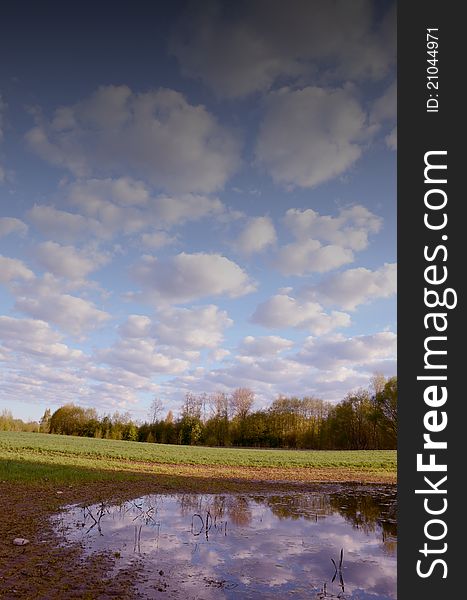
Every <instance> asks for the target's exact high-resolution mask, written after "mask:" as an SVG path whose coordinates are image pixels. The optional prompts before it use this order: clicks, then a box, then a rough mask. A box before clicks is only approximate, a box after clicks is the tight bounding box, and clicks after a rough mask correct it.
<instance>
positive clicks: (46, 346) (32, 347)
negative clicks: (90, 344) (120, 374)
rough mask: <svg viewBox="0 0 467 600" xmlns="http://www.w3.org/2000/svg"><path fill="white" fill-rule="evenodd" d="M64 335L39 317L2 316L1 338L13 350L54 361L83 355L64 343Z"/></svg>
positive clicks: (0, 323) (0, 317)
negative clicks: (18, 317) (38, 318)
mask: <svg viewBox="0 0 467 600" xmlns="http://www.w3.org/2000/svg"><path fill="white" fill-rule="evenodd" d="M62 337H63V336H62V335H60V334H59V333H58V332H56V331H54V330H53V329H51V327H50V326H49V324H48V323H46V322H45V321H41V320H37V319H17V318H13V317H7V316H0V340H1V341H2V343H3V345H4V347H5V348H8V349H9V350H12V351H13V352H20V353H24V354H29V355H32V356H34V357H39V358H41V359H42V360H43V359H50V360H52V361H70V360H76V359H80V358H81V357H82V356H83V353H82V352H81V350H76V349H72V348H69V347H68V346H67V345H65V344H64V343H62V341H61V340H62Z"/></svg>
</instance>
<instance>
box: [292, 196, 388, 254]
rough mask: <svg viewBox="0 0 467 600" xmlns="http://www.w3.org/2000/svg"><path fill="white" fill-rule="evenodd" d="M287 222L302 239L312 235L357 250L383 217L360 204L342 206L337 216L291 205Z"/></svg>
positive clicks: (361, 247) (364, 243)
mask: <svg viewBox="0 0 467 600" xmlns="http://www.w3.org/2000/svg"><path fill="white" fill-rule="evenodd" d="M284 222H285V224H286V226H287V227H288V228H289V229H290V231H292V233H293V234H294V236H295V237H296V238H297V239H299V240H306V239H308V238H313V239H316V240H320V241H322V242H329V243H331V244H338V245H340V246H343V247H344V248H350V249H351V250H356V251H357V250H364V249H365V248H366V247H367V246H368V235H369V234H370V233H372V234H374V233H378V231H379V230H380V229H381V225H382V219H381V218H380V217H378V216H377V215H375V214H374V213H372V212H371V211H369V210H368V209H367V208H366V207H365V206H362V205H361V204H356V205H354V206H350V207H348V208H342V209H340V211H339V214H338V215H337V216H336V217H332V216H331V215H320V214H319V213H317V212H316V211H314V210H313V209H311V208H308V209H306V210H299V209H297V208H290V209H289V210H288V211H287V212H286V213H285V217H284Z"/></svg>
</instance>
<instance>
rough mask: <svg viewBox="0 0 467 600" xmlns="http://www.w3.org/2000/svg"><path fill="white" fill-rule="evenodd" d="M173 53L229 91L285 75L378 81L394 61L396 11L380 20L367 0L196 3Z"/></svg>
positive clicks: (193, 72)
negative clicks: (285, 3)
mask: <svg viewBox="0 0 467 600" xmlns="http://www.w3.org/2000/svg"><path fill="white" fill-rule="evenodd" d="M380 14H381V13H380ZM213 48H216V51H215V52H213V51H212V49H213ZM171 51H172V52H173V54H175V56H176V57H177V58H178V60H179V61H180V64H181V67H182V72H183V73H184V74H185V75H188V76H191V77H195V78H200V79H202V80H203V81H205V82H206V83H207V84H208V85H209V86H210V87H211V88H212V89H213V90H214V91H215V92H216V93H217V94H219V95H222V96H228V97H238V96H245V95H247V94H250V93H252V92H258V91H265V90H267V89H269V88H270V87H271V86H272V85H273V84H274V83H275V82H276V81H277V80H278V79H279V78H284V77H286V78H288V79H297V80H298V79H299V80H300V81H309V80H311V79H317V78H320V77H323V78H325V79H327V80H329V79H331V80H335V79H343V80H348V79H364V78H370V79H378V78H380V77H383V76H384V75H385V74H386V73H387V71H388V69H389V67H390V66H391V65H392V64H394V62H395V10H394V9H393V8H391V9H389V10H388V11H386V12H385V13H384V14H383V16H382V17H381V18H377V17H376V14H375V7H374V3H372V2H371V1H369V0H359V1H358V2H352V3H351V4H350V3H349V2H346V0H337V2H327V1H326V0H315V1H309V0H294V1H293V2H291V3H290V10H288V11H287V12H284V6H283V3H282V2H280V0H257V1H256V2H247V1H246V0H244V1H240V2H237V3H236V5H235V11H232V10H230V9H229V7H228V6H226V5H223V4H222V3H220V2H209V3H203V4H201V5H200V4H199V3H193V4H192V7H191V9H190V10H189V11H188V12H187V13H185V14H184V15H183V17H182V19H181V22H180V23H178V25H177V28H176V30H175V32H174V35H173V36H172V41H171ZM323 64H326V67H327V68H326V69H325V70H324V73H323V69H322V65H323ZM318 68H320V70H318Z"/></svg>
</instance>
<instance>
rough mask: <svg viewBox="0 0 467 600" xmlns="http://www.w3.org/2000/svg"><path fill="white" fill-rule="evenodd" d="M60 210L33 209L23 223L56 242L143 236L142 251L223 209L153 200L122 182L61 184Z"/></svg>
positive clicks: (215, 204) (187, 199)
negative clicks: (174, 229) (170, 231)
mask: <svg viewBox="0 0 467 600" xmlns="http://www.w3.org/2000/svg"><path fill="white" fill-rule="evenodd" d="M60 195H61V198H60V199H59V201H60V203H61V204H65V205H66V206H67V208H68V207H69V208H70V209H72V210H74V211H78V212H70V211H69V210H62V209H57V208H55V207H54V206H48V205H35V206H34V207H33V208H32V209H31V210H30V211H29V213H28V218H29V220H30V221H31V222H32V223H33V224H34V225H35V226H36V227H37V228H38V229H39V230H40V231H41V232H42V233H44V234H46V235H48V236H49V238H52V239H54V240H59V241H68V240H75V239H83V238H84V237H88V236H96V237H99V238H102V239H106V240H109V239H112V238H113V237H114V236H116V235H117V234H123V235H132V234H136V233H142V232H145V233H143V235H142V241H143V243H144V244H145V245H146V246H149V247H153V248H159V247H162V246H164V245H167V244H169V243H172V242H173V241H174V240H175V238H174V237H170V236H169V235H168V234H167V232H166V231H162V230H164V229H165V230H167V229H170V228H172V227H174V226H179V225H182V224H184V223H186V222H189V221H198V220H200V219H203V218H209V217H215V218H222V216H223V215H225V214H226V212H227V209H226V207H225V206H224V205H223V204H222V202H221V201H220V200H219V199H218V198H215V197H209V196H204V195H200V194H188V193H187V194H178V195H171V196H168V195H154V194H153V193H152V192H151V190H150V188H149V187H148V186H146V185H145V184H144V183H142V182H141V181H136V180H134V179H131V178H128V177H120V178H116V179H110V178H108V179H88V180H79V181H75V182H73V183H71V184H68V185H66V184H62V186H61V188H60Z"/></svg>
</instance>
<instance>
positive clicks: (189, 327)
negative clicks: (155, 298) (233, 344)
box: [119, 304, 233, 351]
mask: <svg viewBox="0 0 467 600" xmlns="http://www.w3.org/2000/svg"><path fill="white" fill-rule="evenodd" d="M231 325H233V321H232V319H230V318H229V317H228V315H227V312H226V311H224V310H219V308H218V307H217V306H215V305H214V304H209V305H207V306H195V307H192V308H174V307H170V308H163V309H160V310H159V311H158V312H157V314H156V317H155V318H154V319H153V320H151V319H150V318H149V317H147V316H145V315H129V317H128V319H127V320H126V321H125V323H123V324H122V325H121V326H120V327H119V333H120V335H121V336H122V338H128V339H148V338H151V339H154V340H156V341H157V342H158V343H159V344H162V345H163V346H168V347H171V348H177V349H179V350H188V351H191V350H199V349H202V348H209V349H214V348H217V346H219V344H220V343H221V342H222V341H223V339H224V330H225V329H226V328H227V327H230V326H231Z"/></svg>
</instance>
